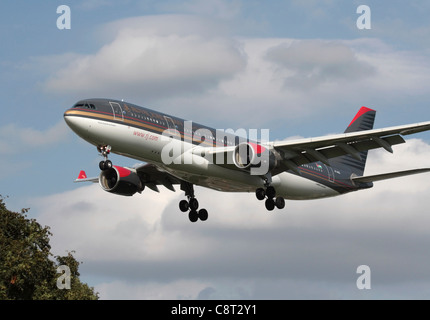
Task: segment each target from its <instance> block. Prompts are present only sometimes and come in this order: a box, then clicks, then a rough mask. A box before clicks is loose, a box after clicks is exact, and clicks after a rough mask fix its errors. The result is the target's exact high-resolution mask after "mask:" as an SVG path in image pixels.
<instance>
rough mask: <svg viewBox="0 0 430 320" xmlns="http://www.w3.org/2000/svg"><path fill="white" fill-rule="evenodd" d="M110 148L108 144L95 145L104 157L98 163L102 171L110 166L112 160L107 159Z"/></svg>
mask: <svg viewBox="0 0 430 320" xmlns="http://www.w3.org/2000/svg"><path fill="white" fill-rule="evenodd" d="M111 149H112V147H111V146H109V145H108V146H98V147H97V151H98V152H100V153H101V155H102V156H103V158H104V160H103V161H100V163H99V168H100V170H102V171H104V170H108V169H110V168H112V161H110V160H108V155H109V153H110V151H111Z"/></svg>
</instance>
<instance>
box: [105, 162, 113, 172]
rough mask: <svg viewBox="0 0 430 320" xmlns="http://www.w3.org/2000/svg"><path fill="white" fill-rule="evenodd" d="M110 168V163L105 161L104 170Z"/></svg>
mask: <svg viewBox="0 0 430 320" xmlns="http://www.w3.org/2000/svg"><path fill="white" fill-rule="evenodd" d="M110 168H112V161H110V160H106V161H105V170H107V169H110Z"/></svg>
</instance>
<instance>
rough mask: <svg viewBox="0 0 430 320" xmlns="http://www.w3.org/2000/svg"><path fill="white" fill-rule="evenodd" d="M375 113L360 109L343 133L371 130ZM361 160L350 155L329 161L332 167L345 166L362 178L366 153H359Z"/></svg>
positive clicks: (370, 110)
mask: <svg viewBox="0 0 430 320" xmlns="http://www.w3.org/2000/svg"><path fill="white" fill-rule="evenodd" d="M375 115H376V111H375V110H372V109H369V108H366V107H361V108H360V110H359V111H358V112H357V114H356V115H355V117H354V119H353V120H352V121H351V123H350V124H349V126H348V127H347V128H346V130H345V133H348V132H356V131H363V130H371V129H373V123H374V122H375ZM360 158H361V160H357V159H355V158H353V157H352V156H350V155H346V156H341V157H337V158H334V159H332V160H330V164H331V165H332V166H347V167H351V168H352V169H353V171H354V173H355V174H357V175H359V176H362V175H363V173H364V167H365V165H366V160H367V151H363V152H360Z"/></svg>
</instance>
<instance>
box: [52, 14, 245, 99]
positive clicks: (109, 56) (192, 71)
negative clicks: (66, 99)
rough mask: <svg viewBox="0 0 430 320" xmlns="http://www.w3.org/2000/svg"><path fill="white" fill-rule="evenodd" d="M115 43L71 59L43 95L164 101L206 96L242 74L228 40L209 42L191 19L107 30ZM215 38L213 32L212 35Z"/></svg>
mask: <svg viewBox="0 0 430 320" xmlns="http://www.w3.org/2000/svg"><path fill="white" fill-rule="evenodd" d="M113 27H115V29H116V31H115V34H116V36H115V38H114V39H113V41H111V42H109V43H107V44H105V45H104V46H103V47H102V48H100V50H98V51H97V52H96V53H94V54H89V55H83V56H80V57H77V58H74V59H73V58H72V59H71V61H70V62H69V63H68V64H67V66H65V67H64V68H62V69H61V70H59V71H58V72H57V73H56V74H54V75H53V76H52V77H50V79H49V80H48V81H47V82H46V89H47V90H55V91H59V92H80V93H81V94H84V93H85V94H90V93H91V94H92V95H94V94H100V95H103V94H104V95H109V96H111V95H112V94H113V95H118V96H120V95H124V94H131V93H133V92H139V93H140V94H141V95H143V96H149V97H152V98H155V97H164V96H170V95H183V94H195V93H201V92H205V91H207V90H209V89H210V88H213V87H214V86H216V85H217V84H218V83H219V82H220V81H221V80H222V79H226V78H230V77H232V76H234V74H235V73H237V72H239V71H241V70H243V68H244V67H245V65H246V58H245V56H244V55H243V54H242V52H241V50H240V47H239V45H238V43H237V42H236V41H234V40H232V39H228V38H225V37H219V36H216V35H212V36H208V33H205V32H202V30H207V29H208V27H207V23H206V22H205V24H203V20H201V19H197V18H193V17H189V16H175V15H172V16H168V15H166V16H161V17H156V18H155V17H140V18H133V19H126V20H125V21H117V22H115V23H113V24H111V25H109V26H107V27H106V29H105V30H113V29H112V28H113ZM212 33H213V31H212Z"/></svg>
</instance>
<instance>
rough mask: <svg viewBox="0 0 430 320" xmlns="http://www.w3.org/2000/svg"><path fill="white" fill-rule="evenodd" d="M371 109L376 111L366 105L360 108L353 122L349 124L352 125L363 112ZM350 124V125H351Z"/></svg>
mask: <svg viewBox="0 0 430 320" xmlns="http://www.w3.org/2000/svg"><path fill="white" fill-rule="evenodd" d="M369 111H375V110H373V109H369V108H366V107H361V108H360V110H358V112H357V114H356V115H355V117H354V119H352V121H351V123H350V124H349V126H351V125H352V124H353V123H354V122H355V121H356V120H357V119H358V118H360V117H361V116H362V115H363V114H365V113H367V112H369ZM349 126H348V127H349Z"/></svg>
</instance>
